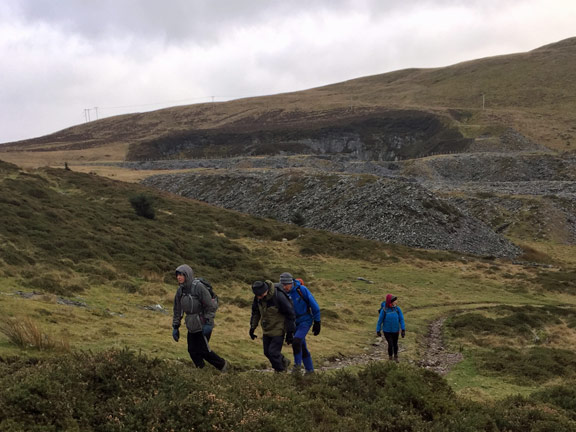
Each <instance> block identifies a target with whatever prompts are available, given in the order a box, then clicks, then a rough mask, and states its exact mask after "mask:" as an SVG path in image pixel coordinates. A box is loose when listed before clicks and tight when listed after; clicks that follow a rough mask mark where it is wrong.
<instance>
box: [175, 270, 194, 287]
mask: <svg viewBox="0 0 576 432" xmlns="http://www.w3.org/2000/svg"><path fill="white" fill-rule="evenodd" d="M176 271H177V272H180V273H182V274H183V275H184V276H186V281H185V282H184V283H183V284H182V286H183V287H184V288H191V287H192V282H193V281H194V270H192V267H190V266H189V265H187V264H182V265H181V266H178V267H177V268H176Z"/></svg>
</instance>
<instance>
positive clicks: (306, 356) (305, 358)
mask: <svg viewBox="0 0 576 432" xmlns="http://www.w3.org/2000/svg"><path fill="white" fill-rule="evenodd" d="M302 362H303V363H304V368H305V369H306V373H312V372H314V364H313V363H312V356H311V355H310V351H308V346H307V345H306V339H304V340H303V341H302Z"/></svg>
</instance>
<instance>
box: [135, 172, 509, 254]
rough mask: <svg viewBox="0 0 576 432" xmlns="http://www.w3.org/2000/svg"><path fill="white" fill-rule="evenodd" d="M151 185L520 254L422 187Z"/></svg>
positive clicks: (392, 181)
mask: <svg viewBox="0 0 576 432" xmlns="http://www.w3.org/2000/svg"><path fill="white" fill-rule="evenodd" d="M144 183H145V184H147V185H149V186H153V187H156V188H159V189H162V190H166V191H169V192H172V193H176V194H179V195H182V196H185V197H189V198H194V199H197V200H201V201H205V202H208V203H211V204H214V205H218V206H222V207H225V208H228V209H234V210H238V211H241V212H245V213H250V214H253V215H257V216H263V217H272V218H275V219H278V220H281V221H285V222H295V221H298V222H299V223H302V224H303V225H304V226H306V227H310V228H315V229H323V230H328V231H332V232H337V233H342V234H350V235H355V236H361V237H365V238H369V239H374V240H379V241H383V242H386V243H397V244H403V245H406V246H410V247H416V248H425V249H441V250H452V251H459V252H463V253H470V254H475V255H481V256H496V257H513V256H516V255H518V254H519V252H520V250H519V249H518V248H517V247H516V246H515V245H513V244H512V243H511V242H509V241H508V240H506V239H505V238H503V237H502V236H500V235H498V234H496V233H495V232H494V231H493V230H491V229H490V228H489V227H488V226H487V225H486V224H484V223H483V222H481V221H479V220H478V219H475V218H473V217H470V216H467V215H466V214H464V213H462V212H461V211H460V210H459V209H458V208H457V207H455V206H454V205H451V204H449V203H448V202H447V201H444V200H441V199H438V198H437V197H436V196H435V195H434V194H433V193H431V192H430V191H428V190H426V189H425V188H423V187H421V186H420V185H419V184H418V183H416V182H414V181H410V180H407V179H401V178H379V177H376V176H371V175H360V176H357V175H343V174H310V173H305V172H303V171H296V170H291V171H290V172H284V173H276V172H273V171H271V172H259V173H249V172H227V173H225V174H171V175H156V176H152V177H149V178H147V179H146V180H144Z"/></svg>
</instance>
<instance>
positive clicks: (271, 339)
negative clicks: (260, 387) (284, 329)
mask: <svg viewBox="0 0 576 432" xmlns="http://www.w3.org/2000/svg"><path fill="white" fill-rule="evenodd" d="M262 343H263V345H264V355H265V356H266V357H268V360H270V364H271V365H272V368H274V370H275V371H276V372H282V371H283V370H284V369H285V365H284V356H283V355H282V345H283V344H284V336H266V335H264V336H262Z"/></svg>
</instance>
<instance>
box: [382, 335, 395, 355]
mask: <svg viewBox="0 0 576 432" xmlns="http://www.w3.org/2000/svg"><path fill="white" fill-rule="evenodd" d="M393 334H394V333H388V332H384V338H385V339H386V343H388V357H390V359H392V356H393V355H394V341H393V337H392V335H393Z"/></svg>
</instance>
